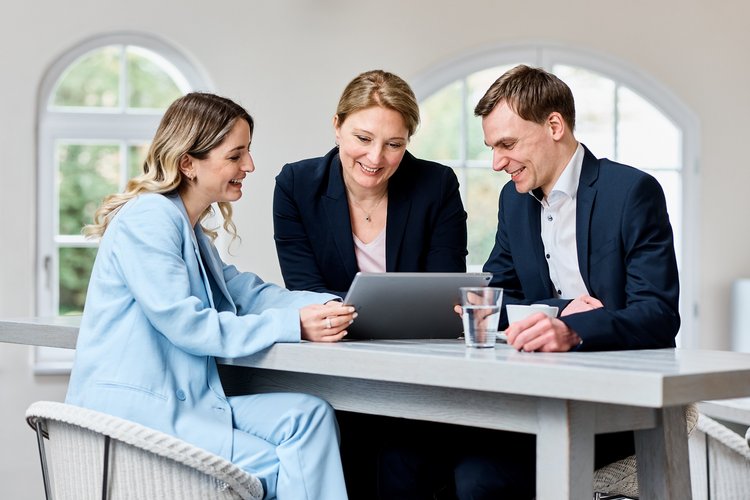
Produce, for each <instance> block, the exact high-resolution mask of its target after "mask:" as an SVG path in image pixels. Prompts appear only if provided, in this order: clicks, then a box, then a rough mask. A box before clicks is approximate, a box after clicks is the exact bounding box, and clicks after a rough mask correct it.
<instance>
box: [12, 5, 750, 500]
mask: <svg viewBox="0 0 750 500" xmlns="http://www.w3.org/2000/svg"><path fill="white" fill-rule="evenodd" d="M459 4H460V5H461V6H460V7H459ZM709 4H710V5H711V7H709ZM749 15H750V5H749V4H747V3H745V2H740V1H726V0H724V1H722V0H719V1H716V2H710V3H709V2H706V1H699V0H680V1H678V0H662V1H660V2H654V1H653V0H648V1H647V0H631V1H629V2H612V1H593V0H568V1H566V2H552V1H549V0H546V1H545V0H542V1H539V2H502V1H497V0H464V1H463V2H460V3H459V2H449V1H446V0H431V1H429V2H428V1H422V2H419V1H415V2H402V1H398V0H380V1H377V2H357V1H352V0H318V1H312V0H299V1H291V0H266V1H263V0H255V1H232V0H215V1H213V2H203V1H198V0H181V1H176V0H167V1H160V2H155V1H153V0H129V1H127V2H124V1H122V2H117V1H114V0H100V1H98V2H91V1H88V0H67V1H65V2H53V1H51V0H40V1H37V2H32V3H30V4H29V3H28V2H26V3H24V4H23V5H22V4H21V2H14V3H12V4H11V5H10V6H7V5H6V6H4V8H3V15H2V17H3V21H4V22H3V29H2V30H0V62H2V65H1V66H0V68H1V69H0V152H2V159H1V160H0V214H2V217H3V222H4V231H3V232H2V236H0V238H2V239H1V240H0V241H1V243H0V263H1V264H0V299H2V300H0V316H1V317H10V316H24V315H31V314H33V313H34V306H33V304H34V289H33V286H34V249H35V241H34V240H35V217H36V216H35V189H36V184H37V183H38V182H49V180H48V179H38V178H37V177H36V174H35V150H36V149H35V126H36V124H35V116H36V111H37V109H36V106H37V91H38V86H39V84H40V82H41V80H42V77H43V75H44V73H45V70H46V69H47V68H48V67H49V65H50V64H52V62H53V61H54V60H55V58H56V57H58V56H59V55H60V54H61V52H62V51H64V50H65V49H66V48H68V47H71V46H73V45H75V44H77V43H79V42H80V41H81V40H83V39H84V38H87V37H89V36H92V35H95V34H99V33H104V32H108V31H111V30H116V31H121V30H130V31H133V30H135V31H144V32H148V33H152V34H155V35H157V36H160V37H162V38H163V39H165V40H166V41H168V42H169V43H172V44H174V45H175V46H176V47H178V48H179V49H181V50H183V51H184V52H185V53H186V54H187V55H188V56H190V57H191V58H193V59H194V60H195V61H197V62H198V63H199V64H200V65H201V66H202V67H203V68H204V69H205V70H206V71H207V73H208V74H209V75H210V76H211V78H212V80H213V82H214V83H215V85H216V91H217V92H219V93H221V94H224V95H227V96H229V97H232V98H234V99H236V100H238V101H240V102H241V103H242V104H244V105H245V106H246V107H248V108H249V110H250V112H251V113H252V114H253V116H254V117H255V118H256V120H257V126H256V133H255V136H254V138H253V149H254V156H255V161H256V166H257V171H256V173H255V174H253V177H252V180H251V182H250V184H249V186H248V188H246V192H245V197H244V198H243V199H242V200H241V201H240V202H239V203H238V204H237V206H236V214H237V215H236V221H237V226H238V228H239V230H240V233H241V235H242V236H243V244H242V245H241V246H239V247H236V248H235V249H234V253H235V257H234V260H235V261H236V263H237V264H239V266H240V267H241V268H244V269H252V270H254V271H256V272H259V273H260V274H261V275H263V276H265V277H266V278H267V279H271V280H278V279H279V277H280V274H279V271H278V265H277V263H276V255H275V251H274V247H273V240H272V226H271V224H272V223H271V216H270V204H271V197H272V191H273V178H274V176H275V174H276V173H277V172H278V170H279V169H280V168H281V166H282V165H283V164H284V163H285V162H288V161H293V160H297V159H301V158H304V157H308V156H313V155H320V154H322V153H324V152H325V151H327V149H328V148H329V147H330V146H332V145H333V135H332V133H331V130H330V122H331V116H332V114H333V110H334V108H335V105H336V102H337V99H338V96H339V93H340V92H341V90H342V89H343V86H344V85H345V84H346V83H347V82H348V81H349V80H350V79H351V78H352V77H353V76H355V75H356V74H357V73H359V72H361V71H363V70H367V69H373V68H378V67H382V68H384V69H388V70H390V71H393V72H395V73H397V74H399V75H401V76H402V77H404V78H405V79H407V80H413V79H415V78H418V77H419V75H420V74H422V73H423V72H424V71H426V70H428V69H429V68H431V67H433V66H434V65H436V64H439V63H440V62H441V61H444V60H447V59H452V58H455V57H458V56H460V55H461V54H465V53H467V52H469V51H471V50H478V49H483V48H486V47H487V46H491V45H498V44H501V43H506V42H512V41H519V40H520V41H546V42H552V43H557V44H562V45H564V46H570V47H573V48H581V49H586V50H593V51H596V52H599V53H601V54H603V55H605V56H609V57H612V58H615V59H619V60H621V61H623V62H625V63H626V64H628V65H629V66H630V67H634V68H639V70H640V71H642V72H643V73H644V74H646V75H648V76H650V77H651V78H654V79H656V80H657V81H659V82H660V83H661V84H663V85H664V86H666V87H668V88H670V89H671V90H672V91H673V92H674V94H675V95H676V96H677V98H678V99H680V100H681V101H682V102H684V103H685V104H686V105H687V106H688V107H689V108H691V109H692V110H693V112H695V114H696V115H697V116H698V118H699V119H700V125H701V130H702V132H701V138H700V150H701V152H702V153H701V160H700V168H701V179H702V180H701V185H700V190H699V191H700V205H701V208H702V210H701V215H700V220H699V221H698V223H699V231H700V235H701V246H700V255H701V257H700V264H699V269H697V270H696V271H697V273H698V277H699V280H700V285H701V290H700V296H699V298H700V303H701V307H700V322H699V325H700V326H701V328H699V335H700V336H701V337H700V343H701V346H702V347H705V348H717V349H724V348H727V347H728V345H729V337H728V331H729V323H728V316H729V290H730V286H731V282H732V280H733V279H734V278H737V277H748V276H750V258H748V249H750V230H748V223H747V222H746V217H744V216H743V214H742V213H741V212H740V211H739V210H737V209H735V207H739V206H740V203H741V202H742V200H743V198H744V196H743V195H744V190H743V188H745V187H746V186H748V185H750V169H748V168H747V165H746V163H747V160H745V156H746V155H745V154H744V153H745V151H746V145H747V137H746V132H747V131H748V130H749V127H748V126H747V119H746V116H745V114H744V112H745V111H748V110H750V92H748V91H747V82H748V81H750V58H749V57H748V56H747V53H748V48H749V47H750V30H747V28H746V20H747V19H748V18H749V17H750V16H749ZM488 216H490V217H491V216H494V214H488ZM730 221H731V222H732V224H731V225H730ZM65 383H66V380H65V379H56V378H52V379H50V378H36V379H35V378H34V377H33V376H32V375H31V372H30V365H29V349H28V348H24V347H16V346H6V345H0V401H2V403H1V404H0V406H1V407H2V410H0V411H1V413H0V450H2V451H0V497H2V498H13V499H26V498H40V497H41V487H40V483H39V471H38V464H37V457H36V452H35V450H34V446H35V443H34V438H33V433H32V432H31V431H30V430H28V429H27V428H25V424H24V423H23V411H24V409H25V408H26V406H28V404H29V403H30V402H31V401H34V400H38V399H45V398H47V399H58V400H61V399H62V398H63V397H64V392H65Z"/></svg>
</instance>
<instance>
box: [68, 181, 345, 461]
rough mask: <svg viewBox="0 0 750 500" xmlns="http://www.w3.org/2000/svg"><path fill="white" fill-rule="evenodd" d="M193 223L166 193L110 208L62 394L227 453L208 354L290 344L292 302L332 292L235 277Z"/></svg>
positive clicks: (294, 330)
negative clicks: (116, 209)
mask: <svg viewBox="0 0 750 500" xmlns="http://www.w3.org/2000/svg"><path fill="white" fill-rule="evenodd" d="M196 228H197V229H196V230H195V231H194V230H193V228H192V227H191V226H190V223H189V219H188V217H187V213H186V212H185V207H184V206H183V204H182V200H181V199H180V197H179V196H178V195H176V194H173V195H167V196H165V195H160V194H144V195H141V196H138V197H137V198H135V199H133V200H131V201H129V202H128V203H127V204H125V205H124V206H123V207H122V208H121V209H120V212H119V213H118V214H116V215H115V217H114V218H113V220H112V221H111V223H110V224H109V227H108V228H107V230H106V232H105V234H104V237H103V238H102V240H101V244H100V246H99V251H98V254H97V257H96V262H95V264H94V268H93V271H92V274H91V281H90V283H89V288H88V294H87V297H86V306H85V308H84V312H83V318H82V321H81V329H80V333H79V336H78V344H77V347H76V359H75V364H74V366H73V372H72V375H71V378H70V385H69V388H68V394H67V398H66V401H67V402H68V403H70V404H74V405H78V406H84V407H87V408H92V409H95V410H99V411H103V412H106V413H109V414H112V415H116V416H119V417H123V418H126V419H130V420H133V421H135V422H139V423H141V424H143V425H146V426H148V427H151V428H153V429H157V430H160V431H162V432H166V433H168V434H171V435H174V436H177V437H179V438H181V439H184V440H186V441H188V442H190V443H193V444H194V445H196V446H199V447H201V448H204V449H206V450H208V451H211V452H213V453H216V454H218V455H221V456H222V457H224V458H226V459H227V460H231V457H232V429H233V424H232V422H233V420H232V410H231V407H230V405H229V403H228V402H227V398H226V397H225V395H224V390H223V389H222V386H221V382H220V380H219V375H218V372H217V369H216V362H215V359H214V358H215V357H228V358H231V357H239V356H246V355H249V354H253V353H255V352H258V351H260V350H262V349H265V348H266V347H268V346H270V345H272V344H273V343H274V342H298V341H299V340H300V325H299V313H298V309H299V308H301V307H303V306H306V305H309V304H313V303H324V302H326V301H328V300H331V299H334V298H336V297H335V296H333V295H328V294H319V293H312V292H290V291H288V290H286V289H284V288H281V287H279V286H276V285H273V284H270V283H264V282H263V281H262V280H261V279H260V278H259V277H258V276H256V275H255V274H252V273H240V272H239V271H237V269H236V268H235V267H234V266H229V265H226V264H224V263H223V262H222V261H221V259H220V257H219V254H218V252H217V251H216V248H215V247H214V246H213V244H212V243H211V241H210V239H209V238H208V237H207V236H206V235H205V234H203V232H202V231H201V230H200V228H199V227H198V226H196ZM196 236H197V237H196ZM201 255H202V256H203V259H202V260H201V258H200V257H201ZM204 262H205V264H206V265H205V267H204V264H203V263H204Z"/></svg>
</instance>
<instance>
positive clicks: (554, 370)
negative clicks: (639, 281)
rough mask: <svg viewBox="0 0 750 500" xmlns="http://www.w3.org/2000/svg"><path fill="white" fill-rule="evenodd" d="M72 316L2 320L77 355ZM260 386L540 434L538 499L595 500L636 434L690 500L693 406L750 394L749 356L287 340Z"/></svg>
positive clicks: (653, 495) (668, 481)
mask: <svg viewBox="0 0 750 500" xmlns="http://www.w3.org/2000/svg"><path fill="white" fill-rule="evenodd" d="M75 336H76V328H75V326H74V325H71V322H70V320H57V319H54V320H44V319H42V320H16V321H12V320H7V321H3V320H0V342H16V343H22V344H30V345H51V346H55V347H73V346H74V343H75ZM220 362H221V363H224V364H228V365H236V366H243V367H246V368H248V370H246V378H247V381H248V383H249V384H250V388H251V389H252V390H255V391H259V392H270V391H280V390H282V391H283V390H293V391H300V392H307V393H311V394H316V395H318V396H321V397H323V398H325V399H326V400H328V401H329V402H330V403H331V404H332V405H333V406H334V407H336V408H338V409H343V410H351V411H358V412H365V413H371V414H379V415H389V416H399V417H405V418H414V419H422V420H431V421H436V422H449V423H455V424H463V425H471V426H476V427H485V428H490V429H504V430H511V431H517V432H526V433H533V434H536V435H537V457H538V458H537V498H538V499H540V500H550V499H560V498H570V499H582V498H591V497H592V473H593V461H594V457H593V449H594V435H595V434H597V433H602V432H615V431H622V430H635V431H636V433H635V435H636V450H637V455H638V461H639V481H640V484H641V498H642V499H647V500H648V499H659V500H665V499H680V500H682V499H689V498H691V488H690V475H689V466H688V452H687V436H686V430H685V419H684V414H683V409H684V405H686V404H688V403H693V402H696V401H702V400H712V399H725V398H736V397H742V396H750V354H742V353H732V352H720V351H700V350H679V349H660V350H648V351H619V352H601V353H564V354H544V353H520V352H517V351H515V350H513V349H510V348H508V347H507V346H504V345H499V346H498V347H496V348H495V349H489V350H483V349H467V348H465V347H464V345H463V343H462V342H459V341H432V342H429V341H428V342H425V341H379V342H342V343H338V344H312V343H301V344H277V345H275V346H273V347H271V348H269V349H267V350H265V351H263V352H261V353H258V354H256V355H253V356H249V357H246V358H241V359H225V360H220Z"/></svg>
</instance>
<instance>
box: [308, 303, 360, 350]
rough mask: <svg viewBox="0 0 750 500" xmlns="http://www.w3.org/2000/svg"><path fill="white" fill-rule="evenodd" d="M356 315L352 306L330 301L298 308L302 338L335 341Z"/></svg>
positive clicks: (345, 332) (344, 331) (315, 340)
mask: <svg viewBox="0 0 750 500" xmlns="http://www.w3.org/2000/svg"><path fill="white" fill-rule="evenodd" d="M356 317H357V313H356V312H355V309H354V307H352V306H348V305H345V304H342V303H341V302H336V301H331V302H327V303H326V304H312V305H309V306H305V307H303V308H302V309H300V310H299V323H300V331H301V333H302V339H303V340H310V341H312V342H337V341H339V340H341V339H342V338H344V336H345V335H346V334H347V331H346V328H347V327H348V326H349V325H351V324H352V322H353V321H354V318H356Z"/></svg>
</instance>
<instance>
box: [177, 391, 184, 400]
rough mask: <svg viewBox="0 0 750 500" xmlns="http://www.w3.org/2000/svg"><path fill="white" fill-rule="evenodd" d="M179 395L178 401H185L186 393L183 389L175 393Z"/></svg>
mask: <svg viewBox="0 0 750 500" xmlns="http://www.w3.org/2000/svg"><path fill="white" fill-rule="evenodd" d="M175 394H176V395H177V399H179V400H180V401H185V391H183V390H182V389H177V392H176V393H175Z"/></svg>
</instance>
